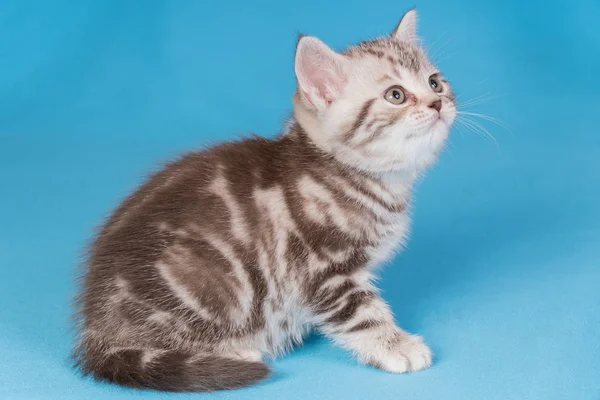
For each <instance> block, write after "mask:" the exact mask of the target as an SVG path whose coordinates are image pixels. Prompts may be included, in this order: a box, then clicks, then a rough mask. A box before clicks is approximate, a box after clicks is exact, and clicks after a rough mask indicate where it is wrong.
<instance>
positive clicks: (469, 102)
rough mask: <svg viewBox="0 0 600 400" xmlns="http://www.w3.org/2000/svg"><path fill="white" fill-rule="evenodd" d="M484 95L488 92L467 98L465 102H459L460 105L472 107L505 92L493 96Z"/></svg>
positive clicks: (500, 95)
mask: <svg viewBox="0 0 600 400" xmlns="http://www.w3.org/2000/svg"><path fill="white" fill-rule="evenodd" d="M486 95H488V93H486V94H485V95H482V96H477V97H474V98H472V99H470V100H467V101H465V102H460V106H461V107H473V106H476V105H479V104H482V103H487V102H488V101H491V100H494V99H497V98H498V97H502V96H506V94H497V95H494V96H487V97H485V96H486Z"/></svg>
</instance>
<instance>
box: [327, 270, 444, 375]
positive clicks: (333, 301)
mask: <svg viewBox="0 0 600 400" xmlns="http://www.w3.org/2000/svg"><path fill="white" fill-rule="evenodd" d="M348 282H351V281H348ZM348 287H352V289H348V290H343V289H344V287H342V288H338V289H337V290H336V289H331V291H330V293H329V294H328V295H326V294H322V295H320V296H316V298H315V299H316V304H315V309H316V310H318V315H317V318H318V322H319V326H320V327H321V331H322V332H323V333H324V334H326V335H327V336H328V337H330V338H332V339H333V340H334V341H335V342H336V343H338V344H340V345H341V346H342V347H344V348H346V349H349V350H351V351H352V352H353V353H354V354H355V355H356V356H357V358H358V359H359V360H360V361H361V362H363V363H365V364H368V365H372V366H374V367H377V368H381V369H383V370H386V371H389V372H394V373H402V372H408V371H418V370H420V369H423V368H426V367H428V366H430V365H431V358H432V353H431V350H430V349H429V347H427V345H426V344H425V343H423V340H422V339H421V337H420V336H417V335H411V334H409V333H407V332H405V331H403V330H402V329H400V328H399V327H398V326H396V324H395V323H394V318H393V316H392V313H391V311H390V309H389V306H388V305H387V304H386V303H385V302H384V301H383V300H382V299H381V298H380V297H379V296H378V295H377V294H376V293H375V292H374V291H373V290H370V288H368V287H364V288H362V287H360V286H354V283H346V286H345V288H348Z"/></svg>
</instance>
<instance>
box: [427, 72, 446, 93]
mask: <svg viewBox="0 0 600 400" xmlns="http://www.w3.org/2000/svg"><path fill="white" fill-rule="evenodd" d="M429 86H431V88H432V89H433V91H434V92H436V93H440V92H441V91H442V90H443V89H444V88H443V87H442V83H441V82H440V80H439V79H438V77H437V76H435V75H431V76H430V77H429Z"/></svg>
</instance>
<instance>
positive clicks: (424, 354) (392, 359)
mask: <svg viewBox="0 0 600 400" xmlns="http://www.w3.org/2000/svg"><path fill="white" fill-rule="evenodd" d="M432 356H433V355H432V353H431V350H430V349H429V347H427V345H426V344H425V343H423V339H421V337H420V336H416V335H403V336H402V337H400V338H399V339H397V340H395V341H394V344H393V345H392V346H391V347H390V348H388V349H386V351H385V352H384V353H383V354H381V355H380V356H379V357H377V358H376V359H374V360H371V362H370V364H372V365H373V366H375V367H377V368H381V369H383V370H385V371H388V372H393V373H396V374H401V373H403V372H414V371H419V370H421V369H424V368H427V367H429V366H430V365H431V359H432Z"/></svg>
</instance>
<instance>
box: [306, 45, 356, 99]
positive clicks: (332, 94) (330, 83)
mask: <svg viewBox="0 0 600 400" xmlns="http://www.w3.org/2000/svg"><path fill="white" fill-rule="evenodd" d="M347 64H348V60H347V59H346V58H345V57H344V56H343V55H341V54H338V53H336V52H335V51H333V50H331V49H330V48H329V47H327V45H326V44H325V43H323V42H321V41H320V40H319V39H317V38H315V37H312V36H300V37H299V39H298V45H297V46H296V58H295V70H296V79H297V80H298V91H299V92H300V95H301V96H302V98H303V100H305V101H307V102H308V103H309V104H307V105H312V106H314V107H316V108H317V109H320V110H323V109H324V108H326V107H327V106H328V105H330V104H331V103H333V102H334V101H335V99H336V98H337V97H338V96H339V95H340V93H341V92H342V90H343V89H344V86H345V85H346V82H347V80H348V77H347Z"/></svg>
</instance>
